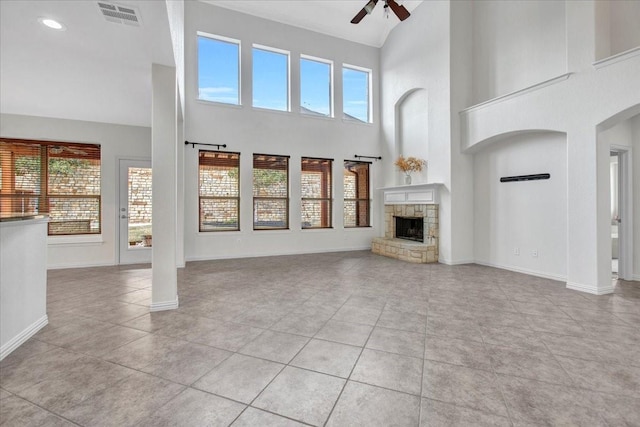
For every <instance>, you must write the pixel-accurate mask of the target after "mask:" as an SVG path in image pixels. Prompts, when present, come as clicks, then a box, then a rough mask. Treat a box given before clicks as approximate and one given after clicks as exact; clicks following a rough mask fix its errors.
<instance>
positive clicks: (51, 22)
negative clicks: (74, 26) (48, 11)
mask: <svg viewBox="0 0 640 427" xmlns="http://www.w3.org/2000/svg"><path fill="white" fill-rule="evenodd" d="M38 22H40V23H41V24H42V25H46V26H47V27H49V28H52V29H54V30H60V31H64V30H66V29H67V27H65V26H64V25H63V24H61V23H60V22H58V21H56V20H55V19H51V18H38Z"/></svg>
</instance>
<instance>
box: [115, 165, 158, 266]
mask: <svg viewBox="0 0 640 427" xmlns="http://www.w3.org/2000/svg"><path fill="white" fill-rule="evenodd" d="M118 223H119V227H120V245H119V247H120V250H119V253H120V257H119V258H120V264H137V263H150V262H151V248H152V246H153V236H152V228H151V223H152V204H151V161H149V160H120V204H119V207H118Z"/></svg>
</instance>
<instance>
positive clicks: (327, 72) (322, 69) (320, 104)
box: [300, 58, 331, 117]
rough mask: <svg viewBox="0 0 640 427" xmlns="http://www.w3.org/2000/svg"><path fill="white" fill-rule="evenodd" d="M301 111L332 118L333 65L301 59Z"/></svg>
mask: <svg viewBox="0 0 640 427" xmlns="http://www.w3.org/2000/svg"><path fill="white" fill-rule="evenodd" d="M300 110H301V111H302V112H303V113H308V114H313V113H318V114H321V115H323V116H327V117H330V116H331V64H328V63H326V62H320V61H314V60H311V59H305V58H300Z"/></svg>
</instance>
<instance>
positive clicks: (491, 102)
mask: <svg viewBox="0 0 640 427" xmlns="http://www.w3.org/2000/svg"><path fill="white" fill-rule="evenodd" d="M572 74H573V73H565V74H562V75H560V76H557V77H554V78H552V79H549V80H545V81H543V82H540V83H536V84H534V85H532V86H528V87H526V88H524V89H520V90H516V91H515V92H511V93H508V94H506V95H502V96H498V97H496V98H493V99H490V100H488V101H484V102H481V103H480V104H476V105H472V106H471V107H468V108H465V109H464V110H462V111H460V113H459V114H460V115H462V114H469V113H471V112H473V111H476V110H480V109H482V108H486V107H489V106H491V105H495V104H498V103H500V102H503V101H506V100H508V99H513V98H517V97H519V96H522V95H525V94H527V93H530V92H535V91H537V90H540V89H542V88H545V87H547V86H551V85H553V84H556V83H560V82H562V81H564V80H567V79H568V78H569V77H571V75H572Z"/></svg>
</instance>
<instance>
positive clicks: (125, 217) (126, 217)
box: [120, 215, 129, 219]
mask: <svg viewBox="0 0 640 427" xmlns="http://www.w3.org/2000/svg"><path fill="white" fill-rule="evenodd" d="M120 218H122V219H129V217H128V216H127V215H120Z"/></svg>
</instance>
